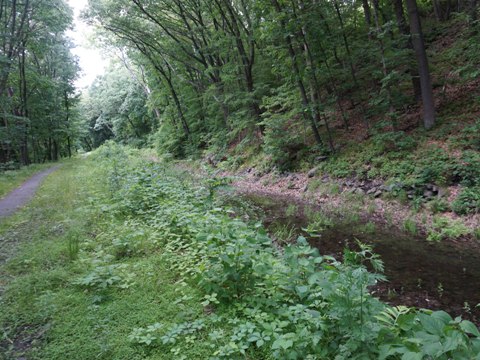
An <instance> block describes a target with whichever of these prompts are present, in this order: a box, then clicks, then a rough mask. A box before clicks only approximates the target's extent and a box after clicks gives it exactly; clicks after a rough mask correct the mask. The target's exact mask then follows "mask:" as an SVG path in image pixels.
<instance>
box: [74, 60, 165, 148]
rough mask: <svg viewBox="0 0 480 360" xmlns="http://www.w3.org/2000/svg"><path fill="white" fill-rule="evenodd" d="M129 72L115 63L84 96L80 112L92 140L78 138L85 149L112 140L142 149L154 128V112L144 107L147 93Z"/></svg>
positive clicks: (137, 79) (138, 79)
mask: <svg viewBox="0 0 480 360" xmlns="http://www.w3.org/2000/svg"><path fill="white" fill-rule="evenodd" d="M130 71H135V70H134V69H131V68H130ZM130 71H129V70H128V69H127V68H126V67H125V66H124V65H120V64H119V63H114V64H112V65H111V66H110V67H109V68H108V69H107V72H106V74H105V75H103V76H101V77H99V78H97V80H96V81H95V82H94V83H93V85H92V86H91V87H90V89H89V91H88V92H87V93H85V94H83V96H82V100H81V102H80V106H79V109H80V111H81V113H82V116H83V118H84V119H85V120H86V122H87V124H86V127H87V128H88V129H89V134H90V138H91V139H93V141H92V142H89V140H88V139H85V138H83V139H81V140H82V142H83V143H84V147H85V148H86V149H88V148H89V146H92V147H97V146H99V145H101V144H102V143H103V142H104V141H105V140H108V139H111V138H114V137H115V138H116V139H117V140H118V141H120V142H123V143H125V144H131V145H134V146H141V145H144V144H145V142H146V139H147V136H148V135H149V134H150V133H151V132H152V130H153V129H154V128H155V127H156V126H157V124H156V118H155V116H154V113H152V112H151V111H149V110H148V108H147V105H146V101H147V96H148V91H146V90H145V89H142V84H141V83H140V82H139V81H141V79H140V78H137V77H136V76H134V74H132V73H131V72H130ZM144 85H145V86H147V85H146V84H144Z"/></svg>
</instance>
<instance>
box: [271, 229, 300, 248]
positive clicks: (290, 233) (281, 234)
mask: <svg viewBox="0 0 480 360" xmlns="http://www.w3.org/2000/svg"><path fill="white" fill-rule="evenodd" d="M271 231H272V235H273V238H274V239H276V241H277V242H278V243H279V244H280V245H285V244H289V243H292V242H294V241H295V239H296V237H297V233H298V229H297V227H296V226H295V225H289V224H276V225H274V226H273V227H272V229H271Z"/></svg>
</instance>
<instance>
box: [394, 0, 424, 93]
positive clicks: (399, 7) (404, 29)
mask: <svg viewBox="0 0 480 360" xmlns="http://www.w3.org/2000/svg"><path fill="white" fill-rule="evenodd" d="M393 7H394V10H395V17H396V19H397V26H398V30H399V32H400V34H402V35H404V36H406V37H407V38H408V40H407V44H406V47H407V49H411V50H412V51H414V49H413V44H412V38H411V36H410V29H409V28H408V25H407V21H406V20H405V16H404V14H403V0H393ZM407 71H408V73H409V74H410V77H411V79H412V88H413V94H414V97H415V101H416V102H419V101H420V100H421V98H422V88H421V86H420V76H419V75H418V70H417V69H416V68H415V67H413V66H411V67H410V68H409V69H408V70H407Z"/></svg>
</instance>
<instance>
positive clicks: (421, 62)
mask: <svg viewBox="0 0 480 360" xmlns="http://www.w3.org/2000/svg"><path fill="white" fill-rule="evenodd" d="M406 3H407V9H408V15H409V20H410V32H411V34H412V43H413V48H414V49H415V55H416V57H417V63H418V73H419V75H420V85H421V89H422V102H423V125H424V127H425V129H430V128H432V127H433V125H434V124H435V104H434V101H433V91H432V83H431V80H430V71H429V69H428V59H427V52H426V51H425V41H424V39H423V33H422V26H421V24H420V17H419V16H418V8H417V1H416V0H406Z"/></svg>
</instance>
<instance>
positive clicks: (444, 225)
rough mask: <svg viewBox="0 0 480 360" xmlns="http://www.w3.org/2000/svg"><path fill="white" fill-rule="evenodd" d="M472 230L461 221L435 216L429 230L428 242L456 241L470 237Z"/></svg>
mask: <svg viewBox="0 0 480 360" xmlns="http://www.w3.org/2000/svg"><path fill="white" fill-rule="evenodd" d="M469 233H470V229H469V228H467V227H466V226H465V225H463V223H461V222H460V221H454V220H450V219H449V218H447V217H442V216H435V217H434V218H433V223H432V226H431V227H430V229H429V230H428V237H427V240H429V241H440V240H443V239H456V238H459V237H460V236H464V235H468V234H469Z"/></svg>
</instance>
